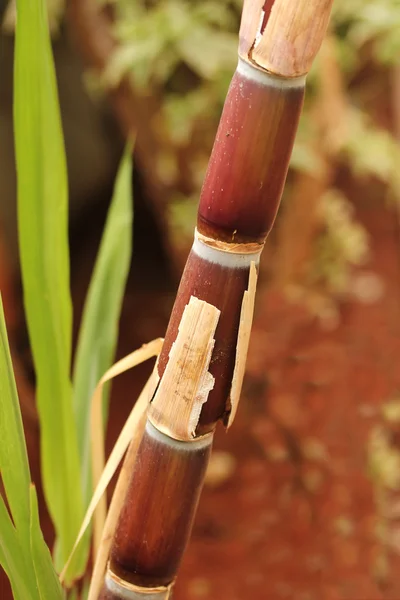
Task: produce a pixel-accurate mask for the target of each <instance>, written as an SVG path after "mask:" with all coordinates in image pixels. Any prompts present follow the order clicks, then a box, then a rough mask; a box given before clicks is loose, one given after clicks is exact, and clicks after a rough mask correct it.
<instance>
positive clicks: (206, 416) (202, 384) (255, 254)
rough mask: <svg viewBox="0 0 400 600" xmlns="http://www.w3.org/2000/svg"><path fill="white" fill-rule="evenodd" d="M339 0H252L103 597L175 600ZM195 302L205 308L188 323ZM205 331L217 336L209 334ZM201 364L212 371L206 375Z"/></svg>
mask: <svg viewBox="0 0 400 600" xmlns="http://www.w3.org/2000/svg"><path fill="white" fill-rule="evenodd" d="M331 1H332V0H307V2H305V0H299V2H297V3H296V2H293V1H292V0H274V2H272V1H271V2H267V3H265V1H264V0H245V2H246V3H245V9H244V13H243V20H242V27H241V33H240V48H239V54H240V56H241V59H240V60H239V66H238V69H237V71H236V73H235V75H234V77H233V80H232V83H231V86H230V88H229V91H228V95H227V99H226V103H225V107H224V110H223V114H222V117H221V122H220V125H219V128H218V133H217V137H216V141H215V144H214V148H213V151H212V156H211V159H210V163H209V167H208V171H207V175H206V179H205V182H204V186H203V189H202V192H201V198H200V206H199V213H198V221H197V229H198V231H197V233H196V239H195V242H194V245H193V248H192V251H191V253H190V255H189V258H188V261H187V264H186V267H185V270H184V273H183V277H182V282H181V285H180V288H179V291H178V295H177V299H176V302H175V306H174V309H173V312H172V315H171V319H170V323H169V326H168V330H167V333H166V338H165V343H164V346H163V349H162V352H161V355H160V357H159V361H158V367H157V368H158V374H159V376H160V384H159V387H158V390H157V391H156V394H155V396H154V398H153V401H152V404H151V405H150V409H149V413H148V419H149V422H148V425H147V430H146V434H145V437H144V439H143V441H142V444H141V446H140V449H139V456H138V460H137V463H136V466H135V469H134V472H133V474H132V478H131V482H130V485H129V490H128V493H127V497H126V500H125V505H124V508H123V510H122V513H121V515H120V519H119V523H118V525H117V528H116V532H115V536H114V541H113V546H112V551H111V556H110V563H109V567H108V571H107V575H106V578H105V584H104V588H103V591H102V592H101V596H100V598H101V599H102V600H118V599H119V600H126V598H129V599H130V600H145V599H146V600H166V599H167V598H168V595H169V590H170V589H171V585H172V584H173V581H174V578H175V576H176V572H177V569H178V567H179V563H180V560H181V557H182V554H183V551H184V547H185V545H186V543H187V540H188V538H189V535H190V531H191V527H192V523H193V517H194V513H195V510H196V506H197V502H198V498H199V494H200V490H201V486H202V481H203V477H204V473H205V468H206V465H207V461H208V457H209V452H210V448H211V441H212V438H213V432H214V430H215V426H216V423H217V422H218V420H221V419H222V420H223V421H224V422H225V423H226V422H227V420H228V419H229V421H231V416H232V415H233V414H234V412H235V410H234V408H236V406H235V407H234V405H233V398H234V397H235V402H236V401H237V399H238V393H237V389H239V390H240V385H241V377H242V375H243V372H244V364H245V355H246V351H247V342H244V341H243V340H248V334H247V333H246V331H247V332H249V327H250V326H251V314H250V316H249V313H248V312H247V311H248V307H249V306H252V305H253V304H252V302H253V300H252V299H254V291H255V289H254V286H255V283H254V286H253V287H252V288H251V286H250V283H251V281H252V280H253V281H254V277H255V275H254V273H255V269H254V265H256V266H257V264H258V261H259V256H260V254H261V250H262V247H263V243H264V241H265V238H266V236H267V235H268V232H269V231H270V229H271V227H272V225H273V222H274V219H275V216H276V213H277V210H278V206H279V202H280V199H281V195H282V190H283V186H284V183H285V179H286V175H287V171H288V167H289V160H290V155H291V151H292V148H293V142H294V137H295V133H296V130H297V126H298V120H299V116H300V112H301V108H302V104H303V97H304V84H305V78H304V74H305V73H306V72H307V71H308V69H309V66H310V64H311V61H312V58H313V56H315V54H316V52H317V50H318V48H319V44H320V43H321V40H322V36H323V33H324V30H325V28H326V24H327V14H329V9H330V4H331ZM289 17H290V18H289ZM311 17H312V18H313V19H314V20H313V22H312V23H311V20H312V19H311ZM314 17H315V18H314ZM308 21H310V23H308ZM307 27H309V28H310V31H311V35H310V36H307V35H305V34H306V33H307V31H308V29H307ZM266 32H267V33H268V32H269V37H268V36H266V35H265V34H266ZM278 34H279V35H278ZM276 35H278V37H279V47H280V48H282V47H283V48H287V49H288V55H287V56H285V57H283V56H282V55H281V54H282V53H280V54H279V53H276V52H274V48H273V47H271V43H270V42H271V37H272V38H274V37H276ZM243 59H244V60H243ZM258 61H260V62H258ZM254 63H256V64H254ZM266 65H267V66H266ZM260 66H261V67H263V68H260ZM268 71H269V72H268ZM271 73H276V74H277V75H272V74H271ZM191 304H192V309H194V308H195V307H196V306H197V308H196V311H197V310H198V312H193V311H192V312H191V313H190V318H189V312H188V309H190V305H191ZM251 312H252V308H251ZM204 315H206V317H204ZM207 319H208V321H207ZM183 322H185V325H184V326H183ZM197 323H202V324H203V325H204V324H207V327H209V330H207V331H205V332H204V335H202V334H201V331H200V327H199V326H198V325H197ZM183 331H184V332H185V333H184V335H183ZM210 332H211V333H210ZM209 335H212V339H211V341H210V338H209ZM246 335H247V337H246ZM185 336H186V337H185ZM196 339H198V340H202V344H204V353H203V354H202V353H200V351H199V352H198V354H197V355H196V352H197V346H196ZM178 340H179V344H178ZM186 340H187V341H186ZM178 348H179V352H177V349H178ZM199 348H200V346H199ZM201 348H203V346H201ZM243 348H245V350H244V353H243ZM190 349H193V355H192V354H190ZM202 352H203V350H202ZM196 356H199V357H201V360H200V359H198V360H196ZM210 356H211V359H210ZM205 357H208V358H207V361H208V362H207V363H204V365H205V367H204V371H203V370H201V369H200V370H199V365H200V367H201V365H202V364H203V362H202V361H203V358H204V360H205ZM188 365H190V368H189V366H188ZM194 366H195V367H196V369H197V371H196V369H195V368H194ZM238 366H239V367H240V368H239V369H238ZM185 369H186V372H185ZM191 373H193V377H190V376H189V375H190V374H191ZM238 373H239V375H240V374H241V375H240V376H239V375H238ZM210 381H211V383H212V385H211V386H210ZM238 381H239V384H238V385H239V387H238V386H237V385H236V382H238ZM171 382H172V383H171ZM195 382H196V383H195ZM235 385H236V387H235ZM171 386H172V387H171ZM196 386H197V387H196ZM234 389H235V392H234V391H233V390H234ZM186 390H190V393H189V392H186ZM204 390H206V392H205V391H204ZM177 399H178V400H177ZM192 406H193V407H194V408H195V410H194V411H193V412H190V410H191V407H192ZM188 407H189V408H190V410H189V411H188ZM200 409H201V410H200ZM231 409H232V415H230V411H231ZM163 411H164V412H163ZM193 415H195V416H196V419H198V420H196V422H195V424H194V425H193V423H192V421H191V418H192V416H193ZM179 419H181V421H179ZM172 421H173V423H172ZM153 426H155V427H153ZM182 436H183V437H182ZM201 436H203V437H201ZM173 438H175V439H173ZM177 440H184V441H177Z"/></svg>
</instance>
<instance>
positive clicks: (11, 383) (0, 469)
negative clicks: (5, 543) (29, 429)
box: [0, 298, 30, 539]
mask: <svg viewBox="0 0 400 600" xmlns="http://www.w3.org/2000/svg"><path fill="white" fill-rule="evenodd" d="M0 473H1V477H2V479H3V484H4V489H5V492H6V496H7V499H8V503H9V506H10V510H11V514H12V517H13V520H14V524H15V526H16V527H17V528H18V529H19V530H20V531H21V532H24V531H25V533H26V534H27V533H28V531H29V519H30V517H29V513H30V508H29V484H30V474H29V464H28V455H27V451H26V444H25V436H24V429H23V425H22V419H21V412H20V408H19V401H18V394H17V388H16V385H15V379H14V371H13V367H12V362H11V356H10V349H9V346H8V338H7V331H6V325H5V320H4V311H3V303H2V300H1V298H0ZM27 539H28V538H27Z"/></svg>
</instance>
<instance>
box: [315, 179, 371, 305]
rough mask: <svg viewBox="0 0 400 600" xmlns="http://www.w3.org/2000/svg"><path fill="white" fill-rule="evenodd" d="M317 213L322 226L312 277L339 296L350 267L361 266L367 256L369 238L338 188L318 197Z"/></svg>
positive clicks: (349, 272) (342, 291)
mask: <svg viewBox="0 0 400 600" xmlns="http://www.w3.org/2000/svg"><path fill="white" fill-rule="evenodd" d="M319 213H320V216H321V221H322V223H324V225H325V228H324V231H323V233H322V234H321V235H320V236H319V237H318V238H317V240H316V248H315V259H314V262H313V264H312V267H311V279H312V280H313V282H316V283H323V284H324V286H325V287H326V288H327V290H328V291H329V292H331V293H332V294H339V295H340V294H342V293H344V292H345V291H346V289H347V286H348V281H349V278H350V275H351V270H350V269H351V267H352V266H357V265H362V264H363V263H364V262H365V260H366V258H367V256H368V237H367V234H366V232H365V230H364V228H363V227H362V226H361V225H360V224H359V223H357V221H355V219H354V215H353V210H352V206H351V204H350V203H349V202H348V200H347V198H346V197H345V196H344V195H343V194H342V193H341V192H340V191H339V190H333V189H331V190H329V191H328V192H327V193H326V194H325V195H324V196H323V197H322V198H321V203H320V206H319Z"/></svg>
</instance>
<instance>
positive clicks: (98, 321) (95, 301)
mask: <svg viewBox="0 0 400 600" xmlns="http://www.w3.org/2000/svg"><path fill="white" fill-rule="evenodd" d="M131 188H132V160H131V148H130V146H129V147H127V149H126V151H125V154H124V157H123V159H122V162H121V166H120V168H119V172H118V175H117V179H116V183H115V188H114V194H113V198H112V201H111V205H110V209H109V212H108V216H107V221H106V225H105V229H104V233H103V238H102V241H101V245H100V249H99V253H98V256H97V260H96V265H95V268H94V271H93V275H92V280H91V282H90V286H89V291H88V294H87V298H86V303H85V307H84V311H83V317H82V323H81V327H80V332H79V339H78V345H77V351H76V357H75V363H74V378H73V381H74V407H75V417H76V423H77V428H78V437H79V449H80V454H81V463H82V483H83V490H84V499H85V504H86V505H87V504H88V502H89V500H90V495H91V490H92V486H91V471H90V435H91V433H90V399H91V397H92V394H93V392H94V389H95V387H96V385H97V383H98V381H99V379H100V378H101V376H102V375H103V374H104V373H105V371H106V370H107V369H108V368H109V367H110V366H111V363H112V360H113V357H114V354H115V348H116V344H117V337H118V321H119V316H120V312H121V306H122V299H123V295H124V291H125V285H126V280H127V277H128V272H129V266H130V262H131V253H132V220H133V210H132V189H131ZM103 397H104V394H103Z"/></svg>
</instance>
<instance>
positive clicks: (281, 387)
mask: <svg viewBox="0 0 400 600" xmlns="http://www.w3.org/2000/svg"><path fill="white" fill-rule="evenodd" d="M360 217H361V219H362V220H363V221H364V223H365V224H366V226H367V228H368V230H369V231H370V234H371V245H372V252H371V256H372V258H371V263H370V264H369V265H368V270H372V271H374V272H375V273H377V274H378V275H379V277H380V278H381V281H382V283H383V292H384V293H383V294H382V296H381V297H380V298H379V299H378V300H377V301H376V302H374V303H370V304H365V303H364V304H363V303H360V302H356V301H354V300H352V301H349V302H347V303H346V304H344V305H343V306H342V307H341V309H340V317H341V319H340V323H339V326H338V327H337V328H336V329H334V330H331V331H325V330H323V329H322V328H321V326H320V323H319V322H318V320H317V319H316V318H314V317H311V316H310V314H309V313H308V312H307V311H306V310H305V309H304V308H302V307H301V306H296V305H294V304H290V303H289V302H287V301H285V299H284V298H283V297H282V295H281V294H279V293H278V292H276V291H274V292H272V291H271V290H270V289H269V287H268V285H267V283H266V282H265V281H264V282H263V281H261V285H260V287H259V292H258V298H257V306H256V316H255V322H254V329H253V336H252V341H251V347H250V352H249V360H248V373H247V378H246V382H245V386H244V392H243V396H242V400H241V405H240V409H239V412H238V415H237V418H236V421H235V423H234V425H233V427H232V429H231V430H230V432H229V434H228V435H226V434H225V432H224V431H223V429H222V428H221V429H220V430H219V432H218V435H217V440H216V443H215V449H216V450H218V451H221V450H223V451H226V452H228V453H229V454H230V455H231V456H232V457H234V460H235V468H234V472H233V473H232V475H231V476H228V477H227V478H226V479H225V480H224V481H223V482H221V483H220V484H219V485H214V486H210V485H206V486H205V489H204V493H203V495H202V498H201V501H200V506H199V512H198V516H197V519H196V523H195V527H194V532H193V536H192V540H191V543H190V547H189V549H188V551H187V554H186V557H185V559H184V562H183V565H182V568H181V571H180V573H179V577H178V580H177V583H176V587H175V594H174V598H175V600H217V599H218V600H247V599H248V598H257V599H266V600H281V599H283V600H284V599H287V600H381V599H382V600H383V599H387V600H395V599H396V600H398V599H400V577H398V576H397V571H398V568H399V566H400V561H399V552H400V521H399V523H397V521H396V519H398V518H399V517H400V510H399V500H400V499H397V498H396V490H394V491H389V490H388V489H386V488H385V486H384V485H383V484H382V485H381V480H380V479H379V474H378V475H375V477H372V478H371V476H370V474H369V469H368V464H369V457H371V450H370V449H371V440H372V439H373V438H374V435H376V434H377V432H378V433H379V432H381V433H382V432H383V435H387V436H388V440H389V446H390V444H391V446H390V447H392V448H394V447H395V444H396V425H395V424H394V425H393V424H389V423H388V422H387V421H385V419H384V417H383V416H382V411H381V408H382V405H383V404H385V403H387V402H392V401H393V400H395V399H396V397H397V394H398V393H399V390H400V369H399V368H398V364H397V363H398V361H397V356H399V355H400V305H399V301H400V255H399V229H398V223H397V220H396V218H395V216H394V214H393V213H392V212H390V211H389V210H386V211H384V210H382V207H381V205H375V204H374V203H372V204H371V205H370V206H368V205H363V207H362V210H361V212H360ZM78 279H79V277H78ZM75 297H76V298H75V299H76V304H77V305H78V306H79V304H80V302H81V297H82V291H81V289H80V285H79V284H78V285H77V286H76V292H75ZM151 298H153V301H152V300H151ZM170 301H171V298H170V297H169V296H166V297H162V296H157V298H156V299H154V293H151V292H150V293H149V296H148V297H145V296H144V295H143V294H139V293H137V292H136V291H135V290H133V289H132V290H130V291H128V294H127V300H126V302H125V307H124V313H123V326H122V340H121V344H120V348H119V353H120V354H121V355H122V354H124V353H125V354H126V353H128V352H129V351H131V350H132V349H133V348H134V347H137V346H138V345H140V344H141V343H143V342H145V341H148V340H150V339H152V338H154V337H157V336H158V335H162V333H163V330H164V329H165V325H166V320H167V316H168V311H169V306H170ZM145 375H146V373H145V369H142V370H141V371H140V370H139V371H138V372H132V373H129V374H127V375H124V376H122V377H121V378H120V379H119V380H117V381H116V382H115V384H114V388H113V402H112V414H113V427H112V430H113V433H115V431H116V430H117V429H118V428H119V427H120V426H121V424H122V422H123V420H124V418H125V415H126V413H127V411H128V409H129V407H130V406H131V404H132V401H133V399H134V398H135V397H136V395H137V391H138V390H139V389H140V387H141V385H142V384H143V380H144V377H145ZM28 395H29V394H28ZM26 427H27V429H28V437H29V448H30V453H31V462H32V471H33V477H34V479H36V480H37V479H38V476H39V466H38V452H37V440H38V432H37V426H36V425H34V424H33V421H32V419H29V418H28V419H26ZM383 462H384V463H385V461H383ZM394 487H396V486H394ZM46 529H47V531H49V528H48V527H46ZM6 589H7V586H6V584H5V582H4V580H2V579H1V578H0V598H1V600H6V598H8V593H7V591H6Z"/></svg>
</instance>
